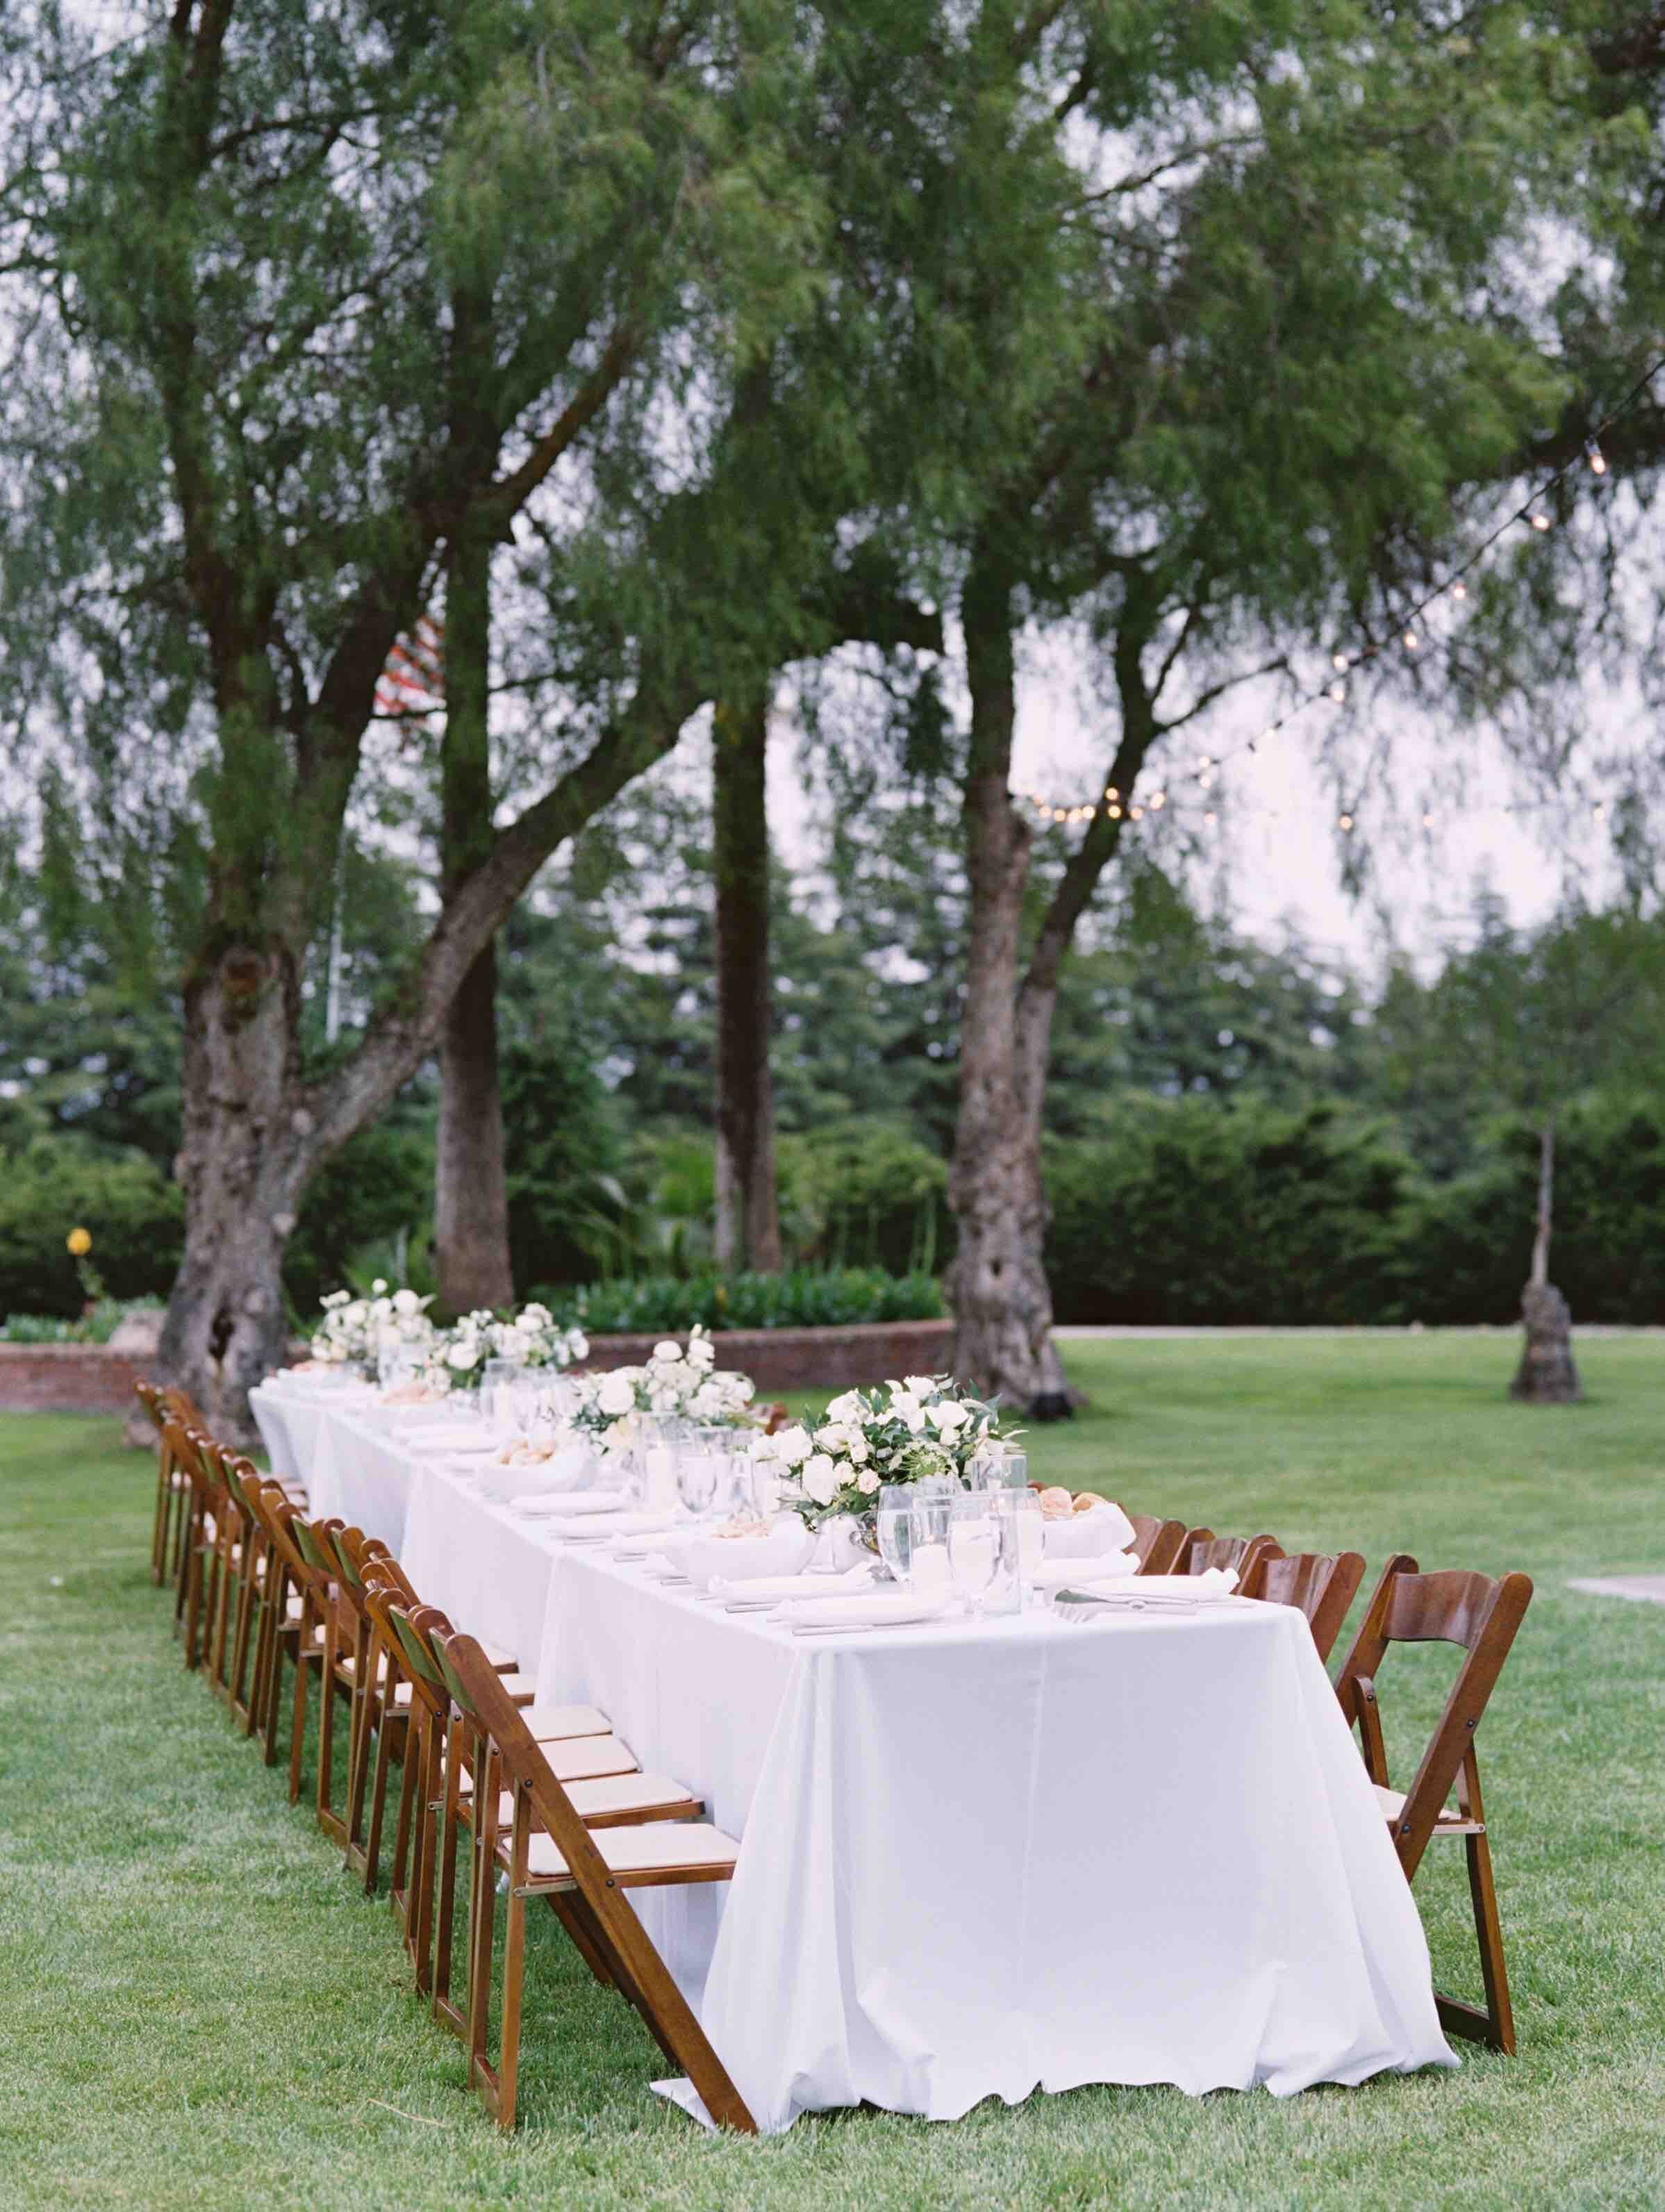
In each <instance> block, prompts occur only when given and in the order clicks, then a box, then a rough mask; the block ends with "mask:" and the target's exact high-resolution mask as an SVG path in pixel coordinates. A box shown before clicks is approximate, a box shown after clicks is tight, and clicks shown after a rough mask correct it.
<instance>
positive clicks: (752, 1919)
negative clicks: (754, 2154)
mask: <svg viewBox="0 0 1665 2212" xmlns="http://www.w3.org/2000/svg"><path fill="white" fill-rule="evenodd" d="M538 1692H539V1695H540V1697H544V1698H549V1699H561V1700H564V1699H586V1700H591V1701H593V1702H595V1703H597V1704H599V1705H601V1706H602V1707H603V1709H604V1710H605V1711H607V1712H608V1713H609V1715H610V1717H611V1719H612V1722H613V1724H614V1727H615V1728H616V1729H617V1731H618V1732H619V1733H620V1734H622V1735H624V1736H625V1737H626V1739H627V1740H628V1741H629V1742H630V1744H631V1745H632V1747H633V1748H634V1749H635V1753H636V1754H637V1756H638V1757H639V1758H640V1759H642V1760H643V1761H644V1762H645V1763H647V1764H648V1765H652V1766H653V1767H654V1768H655V1769H656V1770H659V1771H666V1772H670V1773H672V1774H675V1775H676V1776H677V1777H678V1778H679V1779H680V1780H682V1781H683V1782H684V1783H686V1784H688V1785H689V1786H690V1788H692V1789H694V1790H696V1791H698V1792H699V1793H701V1794H702V1796H705V1797H706V1799H707V1801H708V1805H709V1807H710V1813H709V1817H710V1818H712V1819H713V1820H716V1821H717V1822H718V1823H719V1825H720V1826H723V1827H725V1828H726V1829H728V1830H729V1832H731V1833H733V1834H737V1835H740V1836H742V1837H743V1838H744V1848H743V1850H742V1852H741V1856H740V1861H739V1865H738V1869H737V1872H736V1875H735V1878H734V1881H732V1884H729V1885H727V1887H726V1890H725V1889H718V1890H714V1891H708V1892H703V1893H696V1892H690V1891H673V1892H668V1893H660V1894H659V1895H658V1896H653V1897H638V1898H637V1899H635V1900H633V1901H635V1902H636V1903H637V1904H638V1905H639V1906H640V1908H641V1910H642V1912H643V1917H644V1921H645V1922H646V1923H647V1925H648V1928H649V1932H650V1933H651V1934H652V1935H653V1936H654V1939H655V1940H656V1941H657V1942H659V1943H660V1944H661V1947H662V1948H664V1950H665V1954H666V1958H667V1963H668V1964H669V1965H670V1966H671V1970H672V1972H675V1973H676V1974H677V1976H678V1980H679V1981H680V1982H681V1983H682V1984H683V1987H684V1992H685V1993H686V1994H687V1995H688V1996H689V1998H690V2002H693V2003H695V2005H696V2009H698V2011H699V2013H700V2016H701V2018H702V2022H703V2025H704V2027H705V2029H706V2032H707V2033H708V2035H709V2036H710V2038H711V2040H712V2042H713V2044H714V2046H715V2048H716V2050H717V2051H718V2053H719V2054H720V2057H722V2059H723V2061H724V2063H725V2064H726V2066H727V2068H728V2069H729V2071H730V2073H731V2075H732V2076H733V2079H734V2081H735V2083H736V2085H737V2087H738V2088H739V2090H740V2093H741V2094H742V2095H743V2096H744V2098H745V2100H746V2101H747V2103H748V2104H749V2106H750V2108H751V2111H752V2112H753V2113H754V2115H755V2116H756V2118H757V2121H758V2124H759V2125H760V2126H761V2127H763V2128H764V2129H765V2130H780V2129H782V2128H785V2127H787V2126H789V2125H790V2124H791V2123H792V2121H793V2119H794V2118H796V2117H797V2115H798V2114H799V2112H810V2111H818V2110H824V2109H827V2108H829V2107H835V2106H848V2105H853V2104H857V2103H860V2102H861V2101H863V2100H866V2101H870V2102H872V2103H873V2104H875V2105H879V2106H884V2107H885V2108H887V2109H889V2110H891V2111H897V2112H918V2113H922V2114H924V2115H926V2116H927V2117H929V2118H938V2119H951V2118H957V2117H958V2116H959V2115H960V2114H962V2113H963V2112H967V2111H968V2110H969V2108H970V2107H971V2106H973V2105H975V2104H976V2103H977V2102H978V2101H979V2100H981V2099H982V2098H984V2097H987V2096H991V2095H998V2096H1000V2097H1003V2098H1005V2099H1006V2100H1009V2101H1013V2102H1015V2101H1017V2100H1020V2099H1022V2098H1024V2097H1026V2096H1027V2095H1029V2094H1030V2092H1031V2091H1032V2090H1033V2089H1035V2088H1036V2087H1043V2088H1046V2089H1049V2090H1061V2089H1067V2088H1072V2087H1078V2086H1079V2085H1081V2084H1084V2083H1086V2082H1091V2081H1108V2082H1127V2083H1137V2082H1156V2081H1170V2082H1173V2083H1176V2085H1177V2086H1178V2087H1181V2088H1182V2089H1184V2090H1186V2091H1188V2092H1189V2093H1194V2094H1200V2093H1202V2092H1204V2091H1206V2090H1209V2089H1213V2088H1218V2087H1237V2088H1248V2087H1252V2086H1255V2085H1256V2084H1264V2085H1265V2086H1266V2087H1268V2088H1270V2089H1271V2090H1273V2092H1274V2093H1277V2094H1279V2095H1285V2094H1288V2093H1291V2092H1293V2091H1295V2090H1297V2089H1301V2088H1304V2087H1308V2086H1310V2084H1312V2083H1314V2082H1316V2081H1345V2082H1357V2081H1363V2080H1364V2079H1365V2078H1367V2077H1368V2076H1369V2075H1372V2074H1376V2073H1378V2072H1381V2071H1382V2070H1384V2069H1395V2070H1400V2071H1404V2070H1408V2069H1413V2068H1415V2067H1419V2066H1423V2065H1428V2064H1437V2065H1450V2064H1455V2059H1454V2058H1453V2057H1452V2055H1451V2053H1450V2051H1449V2049H1448V2047H1447V2045H1446V2043H1445V2040H1444V2038H1443V2035H1442V2033H1441V2032H1440V2028H1439V2024H1438V2021H1437V2015H1436V2013H1435V2009H1434V2002H1433V1994H1432V1990H1431V1983H1430V1978H1429V1966H1428V1954H1427V1948H1426V1944H1425V1940H1424V1937H1423V1933H1422V1929H1421V1924H1420V1923H1419V1919H1418V1917H1417V1914H1416V1910H1415V1906H1414V1905H1413V1902H1412V1899H1411V1894H1410V1891H1409V1889H1408V1887H1407V1884H1406V1881H1405V1879H1404V1876H1403V1875H1402V1874H1401V1871H1400V1868H1399V1864H1398V1861H1397V1859H1396V1858H1395V1855H1394V1852H1393V1849H1392V1846H1391V1844H1390V1842H1389V1838H1388V1835H1387V1832H1386V1830H1385V1828H1384V1826H1383V1824H1382V1819H1381V1815H1380V1814H1379V1812H1378V1811H1377V1809H1376V1800H1375V1796H1374V1794H1373V1793H1372V1791H1371V1790H1370V1786H1369V1784H1368V1782H1367V1780H1366V1778H1365V1776H1364V1768H1363V1765H1362V1762H1361V1761H1360V1759H1359V1758H1358V1753H1357V1751H1356V1749H1355V1748H1354V1747H1353V1745H1352V1741H1351V1739H1350V1737H1349V1735H1348V1734H1347V1731H1346V1727H1345V1725H1344V1723H1343V1722H1342V1720H1341V1717H1340V1710H1339V1708H1338V1706H1337V1705H1336V1702H1335V1699H1334V1692H1333V1691H1332V1690H1331V1688H1330V1686H1329V1683H1328V1679H1327V1677H1326V1676H1325V1674H1324V1670H1323V1668H1322V1666H1321V1665H1320V1663H1319V1662H1318V1658H1317V1656H1316V1652H1315V1651H1314V1650H1313V1646H1312V1641H1311V1638H1310V1633H1309V1632H1308V1630H1307V1626H1306V1623H1305V1621H1304V1620H1303V1618H1302V1617H1301V1615H1300V1614H1298V1613H1295V1612H1292V1611H1291V1610H1288V1609H1286V1608H1283V1607H1273V1606H1250V1605H1249V1604H1248V1603H1246V1602H1235V1601H1234V1602H1231V1603H1228V1604H1226V1605H1223V1606H1219V1607H1210V1608H1208V1609H1207V1610H1206V1611H1199V1612H1198V1613H1196V1614H1194V1615H1188V1616H1183V1615H1182V1616H1168V1617H1164V1618H1159V1619H1158V1618H1151V1617H1145V1618H1138V1617H1134V1618H1124V1619H1121V1620H1115V1621H1110V1622H1107V1623H1105V1624H1103V1625H1102V1626H1097V1625H1096V1626H1090V1627H1083V1628H1066V1627H1063V1626H1060V1625H1059V1624H1058V1623H1057V1622H1056V1621H1055V1620H1054V1619H1053V1618H1051V1617H1050V1616H1048V1615H1044V1614H1030V1615H1025V1616H1024V1617H1023V1618H1021V1619H1018V1620H1009V1621H1001V1622H993V1623H988V1624H985V1625H982V1626H979V1627H973V1626H969V1625H954V1626H944V1627H930V1628H923V1629H913V1630H905V1631H899V1632H879V1633H874V1634H868V1635H863V1636H860V1637H852V1638H850V1639H849V1640H848V1642H846V1641H836V1642H833V1643H827V1644H823V1643H798V1642H794V1641H793V1639H792V1638H790V1637H789V1636H787V1635H786V1634H785V1633H784V1632H782V1631H781V1630H780V1629H777V1628H771V1627H769V1626H765V1625H764V1624H763V1623H762V1622H761V1621H760V1620H758V1619H757V1617H755V1616H736V1615H728V1614H725V1613H722V1612H720V1610H718V1609H716V1608H714V1607H711V1606H709V1605H707V1604H704V1603H702V1602H701V1601H698V1600H696V1599H692V1598H690V1597H688V1596H686V1595H684V1596H680V1597H678V1596H675V1595H672V1594H671V1593H670V1592H668V1591H666V1590H665V1589H660V1588H659V1587H657V1586H656V1585H654V1584H653V1583H648V1582H647V1581H646V1580H645V1579H644V1578H643V1577H641V1576H640V1575H639V1574H637V1573H635V1572H633V1571H630V1570H629V1569H625V1568H622V1567H619V1566H617V1565H612V1564H611V1563H609V1562H604V1561H599V1560H596V1559H591V1558H579V1557H577V1556H574V1555H572V1554H568V1555H567V1556H565V1557H563V1558H562V1559H561V1560H560V1561H559V1562H558V1564H557V1566H556V1574H555V1579H554V1583H553V1587H552V1593H551V1606H550V1631H549V1633H548V1635H547V1637H546V1639H545V1645H544V1662H543V1666H542V1668H541V1669H540V1674H539V1682H538ZM663 2086H665V2087H666V2088H667V2089H668V2090H669V2091H670V2092H671V2093H673V2094H675V2095H676V2096H677V2098H678V2102H680V2103H683V2104H684V2106H685V2107H686V2108H687V2109H690V2110H694V2109H695V2108H696V2105H697V2100H696V2099H694V2097H693V2095H692V2092H691V2090H690V2089H689V2088H688V2086H687V2085H686V2084H682V2085H663ZM696 2116H702V2115H696Z"/></svg>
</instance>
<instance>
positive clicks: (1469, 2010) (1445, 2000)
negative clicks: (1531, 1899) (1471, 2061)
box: [1434, 1833, 1515, 2058]
mask: <svg viewBox="0 0 1665 2212" xmlns="http://www.w3.org/2000/svg"><path fill="white" fill-rule="evenodd" d="M1463 1843H1464V1845H1465V1847H1466V1849H1467V1851H1468V1893H1469V1896H1470V1897H1471V1898H1472V1899H1473V1900H1474V1934H1475V1936H1476V1937H1477V1938H1478V1939H1479V1942H1480V1978H1481V1980H1482V1982H1483V1984H1485V1989H1486V2009H1485V2010H1484V2012H1482V2011H1481V2009H1480V2007H1479V2006H1478V2005H1471V2004H1465V2003H1464V2002H1462V2000H1461V1998H1460V1997H1447V1996H1438V1995H1437V1994H1436V1996H1435V2000H1434V2002H1435V2003H1436V2004H1437V2007H1438V2008H1439V2017H1440V2025H1441V2026H1442V2027H1445V2028H1448V2029H1449V2031H1450V2033H1452V2034H1453V2035H1461V2036H1465V2037H1467V2038H1468V2040H1469V2041H1470V2042H1471V2043H1484V2044H1486V2045H1489V2046H1490V2047H1491V2048H1492V2050H1493V2051H1502V2052H1503V2053H1504V2057H1509V2058H1512V2057H1514V2056H1515V2013H1514V2008H1513V2007H1512V2006H1511V2005H1510V2001H1509V1975H1508V1972H1507V1971H1506V1969H1505V1967H1504V1957H1503V1924H1502V1923H1501V1921H1500V1920H1499V1919H1498V1893H1497V1891H1496V1889H1495V1888H1494V1887H1493V1886H1492V1846H1491V1844H1490V1843H1489V1842H1488V1840H1487V1838H1486V1836H1485V1834H1484V1833H1481V1834H1480V1835H1478V1836H1465V1837H1464V1838H1463Z"/></svg>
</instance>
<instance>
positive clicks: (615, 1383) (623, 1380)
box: [596, 1374, 636, 1419]
mask: <svg viewBox="0 0 1665 2212" xmlns="http://www.w3.org/2000/svg"><path fill="white" fill-rule="evenodd" d="M596 1403H597V1405H598V1406H599V1407H600V1408H601V1410H602V1412H603V1413H608V1414H611V1416H612V1417H613V1418H614V1419H617V1418H618V1416H619V1415H620V1414H622V1413H633V1412H634V1411H635V1403H636V1386H635V1383H633V1382H632V1381H631V1380H630V1377H629V1376H628V1375H620V1374H612V1375H604V1376H602V1378H601V1388H600V1389H599V1391H598V1392H597V1393H596Z"/></svg>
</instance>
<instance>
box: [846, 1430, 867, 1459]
mask: <svg viewBox="0 0 1665 2212" xmlns="http://www.w3.org/2000/svg"><path fill="white" fill-rule="evenodd" d="M844 1454H845V1456H846V1458H847V1459H849V1460H851V1461H853V1462H854V1464H855V1465H856V1466H857V1467H865V1466H866V1463H867V1439H866V1437H864V1436H863V1435H862V1433H861V1431H860V1429H858V1430H857V1431H855V1434H854V1436H853V1437H851V1438H850V1440H849V1442H848V1443H847V1444H846V1445H845V1447H844Z"/></svg>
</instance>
